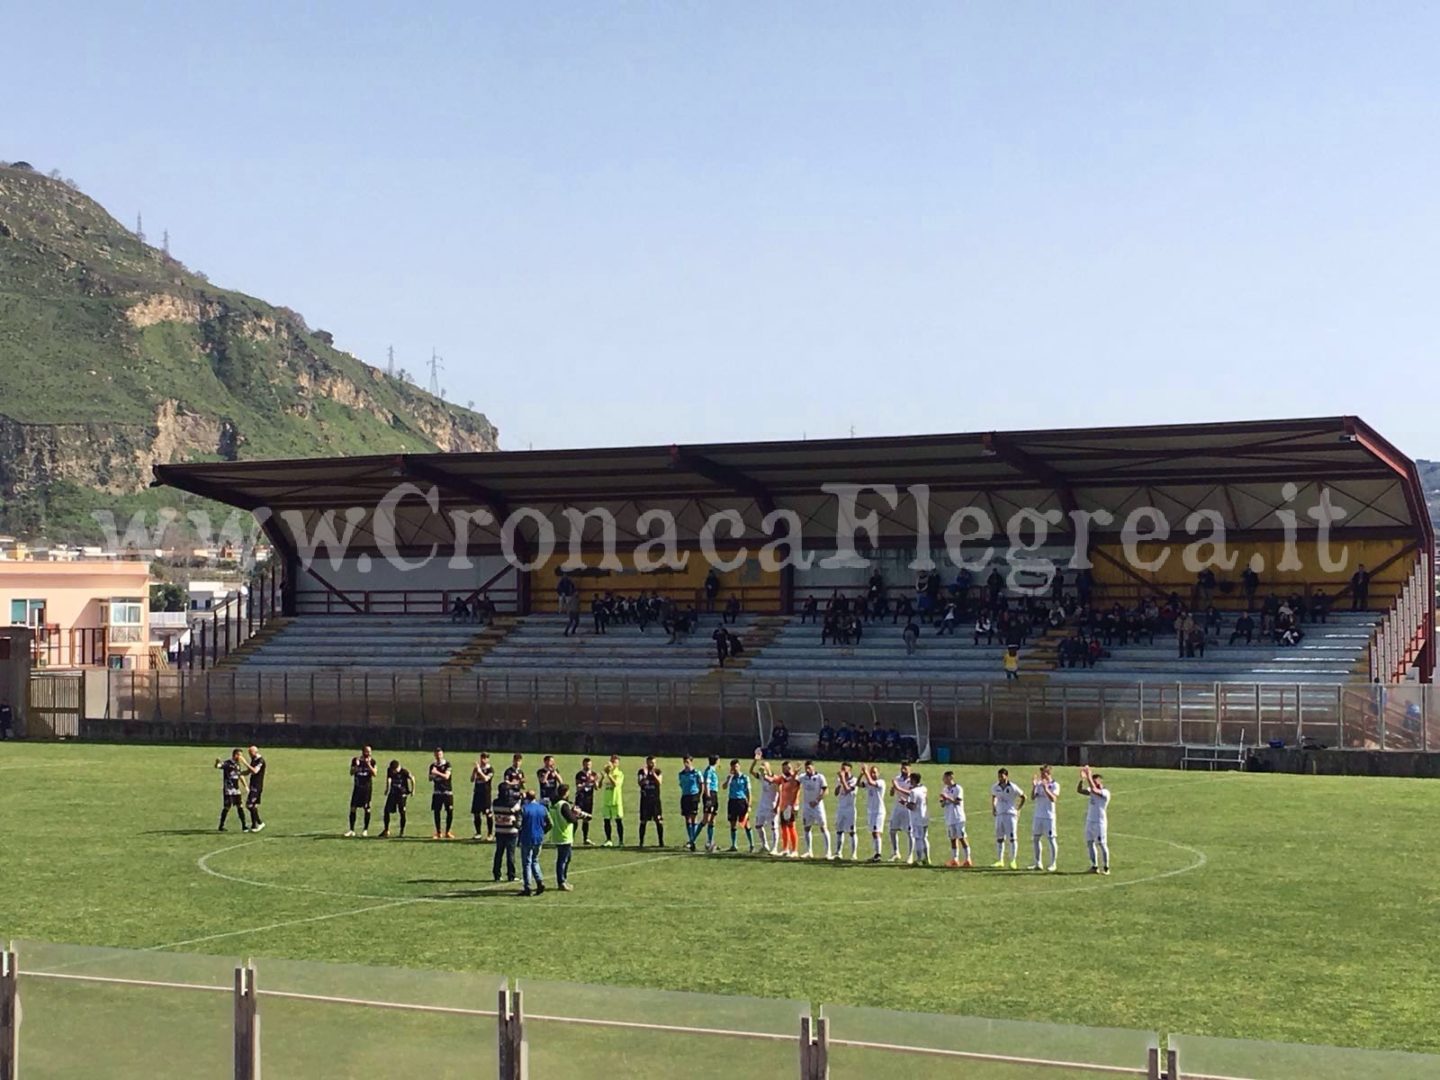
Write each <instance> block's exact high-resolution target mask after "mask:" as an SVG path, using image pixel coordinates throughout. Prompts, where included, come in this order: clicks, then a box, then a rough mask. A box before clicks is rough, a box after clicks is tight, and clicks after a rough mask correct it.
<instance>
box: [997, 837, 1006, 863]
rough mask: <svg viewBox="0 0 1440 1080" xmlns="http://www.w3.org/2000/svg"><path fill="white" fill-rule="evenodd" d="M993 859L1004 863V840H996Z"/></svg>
mask: <svg viewBox="0 0 1440 1080" xmlns="http://www.w3.org/2000/svg"><path fill="white" fill-rule="evenodd" d="M995 858H997V859H999V860H1000V861H1001V862H1004V861H1005V841H1004V840H996V841H995Z"/></svg>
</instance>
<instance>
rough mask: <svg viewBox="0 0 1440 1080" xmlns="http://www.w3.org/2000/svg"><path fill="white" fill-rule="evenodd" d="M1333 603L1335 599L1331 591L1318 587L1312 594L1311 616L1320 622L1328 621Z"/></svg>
mask: <svg viewBox="0 0 1440 1080" xmlns="http://www.w3.org/2000/svg"><path fill="white" fill-rule="evenodd" d="M1331 603H1333V601H1332V600H1331V599H1330V594H1329V593H1327V592H1326V591H1325V590H1324V589H1316V590H1315V592H1314V593H1313V594H1311V596H1310V618H1311V619H1313V620H1314V621H1315V622H1318V623H1324V622H1328V621H1329V618H1330V605H1331Z"/></svg>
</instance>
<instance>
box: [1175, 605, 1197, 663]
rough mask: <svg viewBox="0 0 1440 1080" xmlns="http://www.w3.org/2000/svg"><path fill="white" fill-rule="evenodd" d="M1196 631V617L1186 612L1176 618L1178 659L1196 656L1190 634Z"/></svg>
mask: <svg viewBox="0 0 1440 1080" xmlns="http://www.w3.org/2000/svg"><path fill="white" fill-rule="evenodd" d="M1194 632H1195V619H1194V617H1193V616H1191V615H1190V613H1189V612H1186V613H1185V614H1184V615H1180V616H1177V617H1176V619H1175V643H1176V654H1177V658H1178V659H1181V660H1183V659H1185V658H1186V657H1187V656H1194V655H1195V654H1194V652H1193V651H1192V650H1191V648H1190V636H1191V635H1192V634H1193V633H1194Z"/></svg>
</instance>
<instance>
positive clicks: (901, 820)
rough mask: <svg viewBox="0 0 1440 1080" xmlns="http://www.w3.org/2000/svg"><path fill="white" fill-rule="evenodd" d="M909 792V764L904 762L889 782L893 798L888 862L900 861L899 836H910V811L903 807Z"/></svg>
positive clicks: (912, 853) (913, 850)
mask: <svg viewBox="0 0 1440 1080" xmlns="http://www.w3.org/2000/svg"><path fill="white" fill-rule="evenodd" d="M909 791H910V763H909V762H908V761H907V762H904V763H903V764H901V766H900V771H899V772H898V773H896V774H895V779H893V780H891V781H890V794H891V795H893V796H895V801H894V803H892V804H891V806H890V861H891V862H899V861H900V834H901V833H904V834H905V835H906V836H907V837H908V836H909V835H910V810H909V808H908V807H906V805H905V796H906V795H907V794H908V793H909ZM914 859H915V847H914V845H913V844H912V845H911V847H910V860H911V861H912V862H913V861H914Z"/></svg>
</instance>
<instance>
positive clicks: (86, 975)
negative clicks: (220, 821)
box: [0, 942, 1440, 1080]
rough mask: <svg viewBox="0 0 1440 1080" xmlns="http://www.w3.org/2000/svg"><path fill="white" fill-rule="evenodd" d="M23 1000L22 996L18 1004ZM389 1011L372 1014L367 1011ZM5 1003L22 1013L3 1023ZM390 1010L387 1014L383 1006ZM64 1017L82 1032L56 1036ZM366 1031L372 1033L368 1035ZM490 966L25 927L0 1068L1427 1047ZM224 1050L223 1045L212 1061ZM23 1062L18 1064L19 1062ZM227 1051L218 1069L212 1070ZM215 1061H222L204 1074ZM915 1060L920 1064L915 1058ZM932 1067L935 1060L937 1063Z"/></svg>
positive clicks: (1303, 1064)
mask: <svg viewBox="0 0 1440 1080" xmlns="http://www.w3.org/2000/svg"><path fill="white" fill-rule="evenodd" d="M22 1005H23V1008H22ZM385 1012H389V1013H391V1014H398V1015H393V1017H392V1020H391V1021H390V1022H387V1023H383V1024H377V1023H375V1014H378V1013H385ZM22 1016H23V1025H22ZM402 1017H403V1019H402ZM78 1031H83V1032H84V1033H85V1035H84V1037H83V1038H76V1037H75V1033H76V1032H78ZM377 1031H379V1032H380V1036H379V1037H377V1035H376V1032H377ZM1165 1041H1167V1042H1168V1046H1165V1045H1163V1044H1162V1040H1161V1038H1160V1037H1159V1036H1158V1035H1157V1034H1156V1033H1154V1032H1153V1031H1134V1030H1126V1029H1116V1028H1087V1027H1076V1026H1068V1025H1058V1024H1043V1023H1032V1022H1024V1021H1008V1020H981V1019H977V1018H973V1017H964V1016H947V1015H941V1014H925V1013H906V1012H897V1011H891V1010H882V1009H873V1008H860V1007H853V1006H829V1005H827V1006H823V1007H820V1008H818V1009H816V1010H814V1011H813V1013H812V1007H811V1005H809V1004H808V1003H805V1002H801V1001H793V1000H775V999H759V998H746V997H738V996H722V995H712V994H691V993H676V992H667V991H651V990H642V989H629V988H624V987H613V986H583V985H579V984H573V983H553V982H544V981H538V980H535V981H532V980H524V981H522V982H519V983H516V984H515V985H513V986H512V983H511V980H510V979H508V978H504V977H501V976H495V975H484V974H475V973H457V972H439V971H433V972H427V971H414V970H405V969H397V968H375V967H356V966H351V965H332V964H317V963H307V962H301V961H287V960H273V961H271V960H261V961H259V962H258V963H256V962H254V961H248V962H245V963H243V964H238V965H237V964H236V963H235V961H232V960H226V959H224V958H223V957H211V956H199V955H192V954H186V953H174V952H165V951H155V950H151V951H144V952H135V951H127V950H119V949H95V948H85V947H80V946H65V945H49V944H42V943H37V942H26V943H24V944H23V945H21V946H20V947H19V948H18V949H17V948H16V947H15V946H14V945H12V946H11V947H10V948H9V949H7V950H6V951H4V953H3V954H0V1080H22V1077H28V1076H30V1075H31V1070H32V1069H33V1070H34V1075H35V1076H42V1075H43V1076H54V1075H84V1074H87V1073H88V1074H93V1075H104V1076H107V1077H129V1076H136V1077H140V1076H143V1077H145V1078H146V1080H167V1078H169V1077H185V1078H186V1080H190V1078H192V1077H196V1076H220V1075H231V1076H233V1077H235V1078H236V1080H258V1078H259V1077H260V1076H261V1072H262V1064H265V1065H268V1066H269V1069H268V1070H267V1071H270V1072H271V1073H277V1072H283V1073H284V1074H285V1075H295V1076H321V1075H337V1074H338V1072H339V1071H340V1070H343V1071H344V1074H345V1075H371V1074H375V1075H385V1070H386V1069H387V1068H390V1069H392V1070H393V1066H394V1063H395V1062H404V1063H405V1067H406V1069H407V1070H408V1071H415V1072H419V1073H421V1074H424V1075H431V1076H441V1075H445V1076H449V1075H466V1076H491V1077H495V1078H496V1080H525V1078H527V1077H528V1076H529V1073H530V1059H531V1056H532V1053H533V1054H534V1055H535V1057H536V1059H537V1062H539V1064H538V1066H537V1073H538V1074H540V1075H560V1074H561V1072H562V1071H565V1072H571V1071H575V1070H576V1069H577V1068H580V1067H582V1066H583V1071H585V1072H587V1073H590V1072H594V1073H598V1074H600V1075H605V1074H607V1073H609V1074H613V1075H617V1076H626V1077H636V1078H639V1080H644V1078H647V1077H661V1076H670V1075H673V1074H674V1067H675V1066H674V1063H675V1062H676V1061H681V1060H683V1061H684V1062H685V1063H686V1065H685V1069H684V1072H685V1074H686V1075H687V1076H689V1077H692V1078H693V1080H720V1078H724V1080H729V1078H731V1077H733V1076H734V1075H736V1073H737V1072H742V1073H747V1074H750V1075H757V1076H760V1075H763V1076H767V1077H784V1076H798V1077H799V1078H800V1080H822V1078H825V1077H828V1076H829V1075H830V1073H831V1070H832V1068H833V1069H834V1070H835V1072H836V1073H837V1075H842V1076H862V1075H864V1076H869V1075H875V1074H877V1073H879V1072H882V1071H885V1070H890V1069H896V1068H904V1069H907V1070H910V1069H913V1068H915V1067H916V1066H923V1064H924V1063H926V1061H927V1059H928V1061H929V1063H931V1064H932V1065H934V1066H939V1067H941V1068H949V1067H953V1066H957V1065H959V1064H960V1063H962V1062H963V1063H964V1066H965V1070H966V1071H965V1075H967V1076H973V1077H985V1076H995V1077H998V1076H1012V1075H1019V1071H1023V1072H1024V1073H1025V1074H1026V1075H1040V1076H1048V1075H1055V1076H1057V1080H1058V1078H1063V1077H1065V1076H1074V1075H1077V1074H1085V1075H1110V1076H1135V1077H1147V1078H1150V1080H1160V1078H1162V1077H1164V1078H1166V1080H1182V1078H1190V1080H1298V1078H1301V1077H1310V1076H1318V1075H1327V1076H1342V1075H1344V1076H1380V1075H1383V1076H1386V1077H1389V1078H1391V1080H1412V1078H1415V1080H1418V1078H1420V1077H1433V1076H1435V1075H1440V1072H1437V1070H1440V1058H1437V1057H1432V1056H1427V1055H1421V1054H1408V1053H1398V1052H1390V1051H1367V1050H1346V1049H1340V1048H1335V1047H1324V1046H1304V1045H1298V1044H1276V1043H1252V1042H1244V1041H1239V1040H1229V1039H1216V1038H1209V1037H1198V1036H1189V1035H1173V1034H1172V1035H1170V1036H1169V1037H1168V1040H1165ZM227 1059H228V1060H227ZM22 1062H23V1063H24V1069H23V1071H22ZM226 1065H228V1066H229V1067H228V1068H225V1066H226ZM222 1069H223V1072H222ZM925 1075H930V1073H928V1072H927V1073H925ZM947 1075H948V1073H947Z"/></svg>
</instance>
